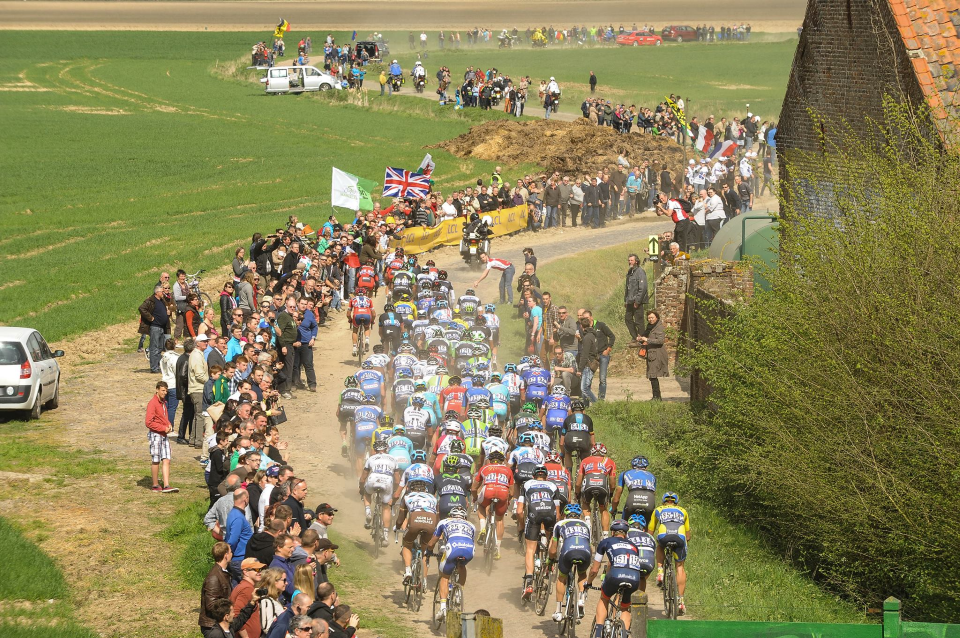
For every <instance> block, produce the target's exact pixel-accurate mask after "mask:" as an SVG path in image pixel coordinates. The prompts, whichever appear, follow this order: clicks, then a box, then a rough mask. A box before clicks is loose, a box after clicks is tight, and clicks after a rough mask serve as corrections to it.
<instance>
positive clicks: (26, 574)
mask: <svg viewBox="0 0 960 638" xmlns="http://www.w3.org/2000/svg"><path fill="white" fill-rule="evenodd" d="M0 547H3V549H4V554H5V555H4V559H3V578H0V635H2V636H4V638H40V637H41V636H51V635H55V636H57V637H58V638H94V636H96V634H94V633H93V632H92V631H90V630H89V629H86V628H85V627H83V626H81V625H79V624H77V622H76V621H75V620H74V617H73V606H72V605H71V603H70V600H69V597H70V594H69V589H68V587H67V583H66V581H65V580H64V578H63V573H62V572H61V571H60V569H59V568H58V567H57V565H56V563H54V562H53V560H52V559H51V558H50V557H49V556H47V555H46V554H44V553H43V552H42V551H41V550H40V548H38V547H37V546H36V545H34V544H33V543H31V542H30V541H29V540H27V539H26V538H25V537H24V536H23V534H21V533H20V531H19V530H18V529H17V528H16V527H15V526H14V525H13V524H12V523H11V522H10V521H9V520H7V519H6V518H2V517H0Z"/></svg>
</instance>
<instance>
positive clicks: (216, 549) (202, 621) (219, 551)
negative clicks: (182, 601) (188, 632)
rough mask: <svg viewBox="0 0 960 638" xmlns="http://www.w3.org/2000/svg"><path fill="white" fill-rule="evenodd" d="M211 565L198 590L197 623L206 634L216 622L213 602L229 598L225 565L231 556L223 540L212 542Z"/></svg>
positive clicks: (228, 547)
mask: <svg viewBox="0 0 960 638" xmlns="http://www.w3.org/2000/svg"><path fill="white" fill-rule="evenodd" d="M211 553H212V554H213V563H214V564H213V567H211V568H210V571H209V572H207V577H206V578H204V579H203V588H202V589H201V590H200V618H199V619H198V621H197V624H199V625H200V631H201V633H203V635H204V636H206V635H207V634H208V633H209V631H210V630H211V629H213V627H214V626H215V625H216V624H217V622H218V621H217V620H215V618H214V611H213V603H214V602H215V601H217V600H219V599H223V598H225V599H228V600H229V598H230V589H231V587H230V576H228V575H227V565H229V564H230V560H231V559H232V558H233V553H232V552H231V551H230V546H229V545H228V544H226V543H224V542H223V541H220V542H218V543H214V544H213V549H212V550H211Z"/></svg>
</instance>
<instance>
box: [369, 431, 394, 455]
mask: <svg viewBox="0 0 960 638" xmlns="http://www.w3.org/2000/svg"><path fill="white" fill-rule="evenodd" d="M391 436H393V428H390V427H384V426H382V425H381V426H380V427H378V428H377V429H376V430H374V431H373V436H371V437H370V453H371V454H373V444H374V443H376V442H377V441H386V440H388V439H389V438H390V437H391Z"/></svg>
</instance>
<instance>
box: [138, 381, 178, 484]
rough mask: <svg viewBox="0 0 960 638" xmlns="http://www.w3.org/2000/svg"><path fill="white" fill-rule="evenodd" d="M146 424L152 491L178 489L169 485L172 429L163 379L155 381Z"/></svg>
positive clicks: (165, 385)
mask: <svg viewBox="0 0 960 638" xmlns="http://www.w3.org/2000/svg"><path fill="white" fill-rule="evenodd" d="M145 424H146V426H147V440H148V441H149V442H150V461H151V465H150V474H151V475H152V477H153V487H152V488H150V489H151V490H152V491H154V492H163V493H164V494H170V493H172V492H179V491H180V490H179V489H177V488H175V487H171V486H170V439H168V438H167V435H168V434H169V433H170V432H172V431H173V425H171V424H170V419H169V417H168V416H167V384H166V382H165V381H158V382H157V391H156V394H154V395H153V397H151V399H150V402H149V403H148V404H147V416H146V419H145ZM161 465H162V466H163V487H160V483H159V481H158V478H159V477H158V474H159V473H160V466H161Z"/></svg>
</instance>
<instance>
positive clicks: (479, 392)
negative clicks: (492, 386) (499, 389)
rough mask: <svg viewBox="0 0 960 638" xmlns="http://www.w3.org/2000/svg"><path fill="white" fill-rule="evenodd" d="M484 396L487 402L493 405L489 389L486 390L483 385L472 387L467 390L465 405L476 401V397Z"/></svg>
mask: <svg viewBox="0 0 960 638" xmlns="http://www.w3.org/2000/svg"><path fill="white" fill-rule="evenodd" d="M481 397H484V398H486V399H487V403H489V404H490V405H493V394H492V393H491V392H490V390H487V389H486V388H484V387H483V386H480V387H472V388H470V389H469V390H467V406H471V405H473V404H474V403H476V402H477V400H478V399H480V398H481Z"/></svg>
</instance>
